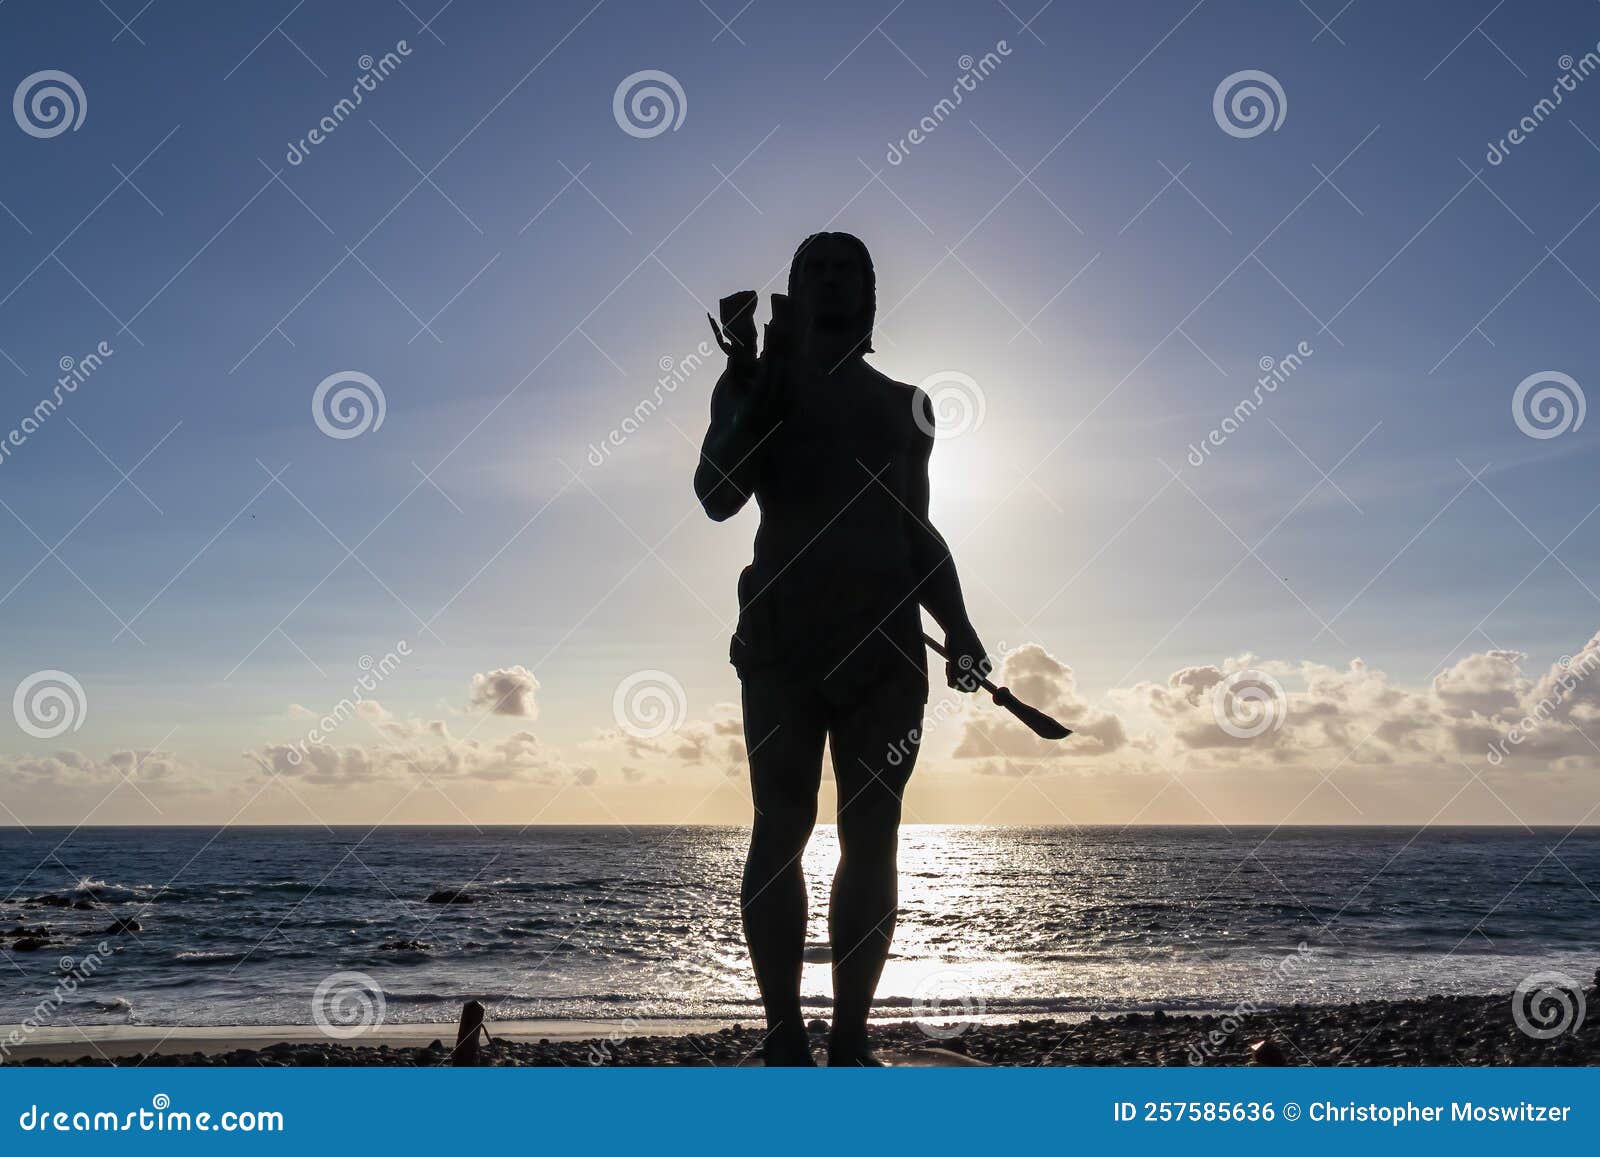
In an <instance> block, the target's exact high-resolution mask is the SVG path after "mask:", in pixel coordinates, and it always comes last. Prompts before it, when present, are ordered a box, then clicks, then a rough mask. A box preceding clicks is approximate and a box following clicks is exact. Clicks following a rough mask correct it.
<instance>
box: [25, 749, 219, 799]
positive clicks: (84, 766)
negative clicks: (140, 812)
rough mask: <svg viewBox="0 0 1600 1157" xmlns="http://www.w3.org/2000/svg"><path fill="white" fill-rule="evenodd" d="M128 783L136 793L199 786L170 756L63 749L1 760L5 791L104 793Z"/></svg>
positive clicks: (185, 767)
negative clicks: (94, 753) (98, 753)
mask: <svg viewBox="0 0 1600 1157" xmlns="http://www.w3.org/2000/svg"><path fill="white" fill-rule="evenodd" d="M128 782H131V783H132V784H133V785H134V786H135V787H137V788H139V789H140V790H141V791H147V792H151V791H156V790H158V789H160V790H170V791H178V790H195V789H199V788H201V787H203V786H204V782H203V781H202V780H201V778H200V777H199V776H198V775H197V774H196V773H195V769H193V768H191V767H189V766H188V765H187V764H185V763H183V762H182V761H180V760H179V758H178V757H177V756H176V755H174V754H173V753H172V752H169V751H159V750H155V749H149V748H147V749H144V750H135V749H132V748H128V749H123V750H120V751H113V752H112V753H111V754H110V755H107V756H105V757H103V758H96V757H93V756H89V755H85V754H84V753H83V752H81V751H75V750H64V751H58V752H55V753H54V754H52V755H34V754H32V753H25V754H21V755H9V756H0V783H4V784H5V785H6V787H7V789H8V790H16V791H19V792H25V791H27V790H29V789H31V788H43V789H49V790H55V791H74V790H78V789H90V788H93V789H100V790H107V789H110V788H112V787H114V786H116V785H117V784H120V783H128Z"/></svg>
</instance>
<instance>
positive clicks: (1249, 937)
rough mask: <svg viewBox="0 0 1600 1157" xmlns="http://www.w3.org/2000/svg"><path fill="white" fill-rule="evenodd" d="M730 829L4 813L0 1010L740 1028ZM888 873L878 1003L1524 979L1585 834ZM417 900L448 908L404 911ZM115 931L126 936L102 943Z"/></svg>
mask: <svg viewBox="0 0 1600 1157" xmlns="http://www.w3.org/2000/svg"><path fill="white" fill-rule="evenodd" d="M746 839H747V832H746V830H745V829H741V828H734V827H683V828H665V827H661V828H634V829H624V828H620V827H604V828H602V827H583V828H580V827H570V828H551V827H535V828H529V829H526V830H522V829H515V828H489V829H483V830H476V829H473V828H471V827H432V828H411V827H407V828H400V827H380V828H375V829H373V828H338V829H333V830H328V829H325V828H320V827H318V828H313V827H295V828H259V827H257V828H225V829H221V830H218V829H214V828H81V829H78V830H76V831H71V832H69V831H68V830H66V829H37V830H35V831H33V832H32V833H31V834H28V833H24V832H23V831H21V830H20V829H16V828H8V829H5V830H4V831H3V832H0V895H3V896H4V897H5V899H4V901H3V903H0V949H3V951H0V1023H17V1022H21V1021H24V1020H26V1019H27V1018H29V1017H30V1016H31V1015H33V1014H34V1013H35V1011H36V1010H37V1009H38V1008H39V1006H40V1002H41V1001H45V1000H51V1001H52V1002H53V1003H52V1004H51V1006H50V1010H49V1016H50V1020H51V1023H53V1024H69V1023H78V1024H130V1023H131V1024H149V1025H186V1026H188V1025H229V1024H237V1025H250V1024H310V1023H313V1022H314V1020H315V1019H316V1016H315V1013H314V1008H313V1005H314V1001H315V1000H316V999H318V997H316V996H315V994H316V993H317V990H318V986H319V984H322V985H324V989H325V991H326V984H325V982H329V980H330V977H333V976H334V975H335V974H344V973H358V974H360V975H361V976H362V977H365V978H368V979H370V981H371V984H372V986H373V989H372V998H373V999H381V1003H382V1017H383V1020H384V1021H385V1022H387V1023H402V1022H448V1021H453V1020H454V1019H455V1017H456V1016H457V1014H458V1013H459V1010H460V1006H461V1003H462V1002H463V1001H464V1000H468V999H477V1000H481V1001H483V1002H485V1004H487V1005H488V1006H489V1015H490V1017H491V1018H492V1019H498V1020H505V1019H546V1018H574V1019H595V1018H605V1019H626V1018H634V1019H638V1020H644V1019H651V1020H654V1019H669V1020H670V1019H683V1020H686V1021H688V1020H735V1021H736V1020H743V1021H746V1022H751V1021H758V1020H759V1015H760V1007H759V1004H758V1003H757V1001H756V993H755V988H754V984H753V982H752V979H751V976H750V973H749V968H748V964H747V962H746V959H745V955H744V946H743V941H742V939H741V935H740V926H739V915H738V905H737V895H738V878H739V869H740V864H741V861H742V858H743V854H744V846H745V841H746ZM837 854H838V849H837V842H836V839H835V835H834V830H833V829H832V828H831V827H822V828H819V829H818V831H817V834H816V836H815V837H814V838H813V840H812V844H811V847H810V849H809V850H808V852H807V855H806V860H805V864H806V869H807V872H808V878H809V880H810V885H811V900H812V923H811V929H810V933H809V937H808V939H809V941H810V945H809V947H808V948H807V964H806V971H805V982H804V991H805V994H806V1004H807V1009H808V1015H809V1014H810V1013H811V1012H815V1013H816V1014H818V1015H822V1016H826V1015H827V1007H828V993H829V991H830V985H829V978H828V964H827V960H828V947H827V944H826V940H827V931H826V923H825V917H824V914H825V908H826V901H827V887H828V878H829V876H830V874H831V869H832V866H833V863H834V862H835V860H836V858H837ZM900 864H901V909H902V911H901V918H900V926H899V932H898V934H897V936H896V938H895V945H894V955H893V957H892V958H891V960H890V961H889V965H888V968H887V969H886V971H885V973H884V978H883V983H882V985H881V986H880V989H879V992H880V1005H879V1007H880V1011H881V1012H882V1013H883V1014H884V1015H886V1016H897V1015H898V1016H910V1015H918V1016H927V1017H933V1016H980V1017H984V1018H998V1017H1016V1016H1042V1015H1052V1014H1059V1015H1071V1014H1084V1013H1089V1012H1110V1011H1121V1010H1132V1009H1151V1008H1156V1007H1161V1008H1166V1009H1173V1010H1176V1009H1230V1008H1234V1007H1237V1006H1238V1005H1240V1004H1241V1003H1246V1002H1248V1003H1250V1004H1253V1005H1256V1006H1259V1007H1269V1006H1272V1005H1282V1004H1291V1003H1295V1002H1330V1001H1349V1000H1363V999H1376V998H1391V997H1407V996H1419V995H1427V994H1430V993H1435V992H1439V993H1471V992H1508V991H1510V990H1511V989H1512V988H1514V987H1515V986H1516V985H1517V983H1518V982H1519V981H1521V980H1522V979H1523V978H1525V977H1527V976H1528V975H1530V974H1532V973H1535V972H1546V971H1559V972H1564V973H1567V974H1568V975H1570V976H1572V977H1573V978H1574V979H1576V980H1578V981H1580V982H1587V981H1588V980H1589V978H1590V977H1591V976H1592V975H1593V974H1594V971H1595V968H1596V966H1597V964H1600V830H1596V829H1580V830H1578V831H1576V832H1573V833H1571V834H1568V833H1567V832H1565V831H1557V830H1537V831H1533V832H1528V831H1526V830H1523V829H1514V830H1513V829H1490V828H1428V829H1425V830H1423V831H1420V832H1419V831H1417V830H1416V829H1412V828H1405V829H1402V828H1344V827H1340V828H1332V827H1329V828H1308V827H1294V828H1280V829H1277V830H1273V829H1267V828H1259V829H1249V828H1245V829H1235V830H1233V831H1231V832H1230V831H1227V830H1224V829H1222V828H1210V827H1206V828H1128V829H1115V828H1079V829H1073V828H1005V827H978V826H911V827H907V828H905V829H904V831H903V834H902V840H901V857H900ZM440 891H463V892H465V894H466V895H467V896H468V897H470V898H471V902H467V903H450V904H443V903H430V902H429V901H428V897H429V896H430V895H433V894H435V893H438V892H440ZM127 920H132V921H136V922H137V926H138V927H137V931H125V932H121V933H112V932H108V931H107V929H109V928H111V927H112V926H113V925H114V924H115V923H116V922H119V921H127ZM19 926H20V927H21V929H22V932H21V933H19V932H18V927H19ZM39 940H43V941H44V943H43V944H42V945H41V944H38V943H37V942H38V941H39ZM102 942H103V943H104V944H106V945H107V946H108V947H109V948H110V952H109V954H107V955H105V956H104V957H102V956H101V955H100V953H99V945H100V944H101V943H102ZM91 955H93V956H94V958H95V960H94V965H93V967H92V968H85V967H84V965H83V962H84V961H86V960H87V959H89V957H90V956H91ZM64 976H72V977H73V979H74V981H75V983H74V984H73V985H71V986H70V991H64V990H63V986H62V983H61V982H62V979H63V977H64ZM333 983H339V981H334V982H333ZM379 992H381V997H380V996H378V993H379ZM52 994H54V995H52Z"/></svg>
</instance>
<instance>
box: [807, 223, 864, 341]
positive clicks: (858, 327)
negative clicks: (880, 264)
mask: <svg viewBox="0 0 1600 1157" xmlns="http://www.w3.org/2000/svg"><path fill="white" fill-rule="evenodd" d="M818 241H839V242H842V243H843V244H845V245H849V246H850V247H851V248H853V249H854V250H855V251H856V256H857V258H859V259H860V261H861V278H862V298H861V312H860V314H859V315H857V317H856V324H855V332H854V334H852V335H851V336H852V337H854V338H855V341H854V343H853V344H852V346H851V352H852V353H855V354H870V353H871V352H872V323H873V320H874V318H876V317H877V314H878V279H877V276H876V275H875V274H874V273H873V271H872V254H870V253H868V252H867V247H866V245H864V244H863V243H862V241H861V238H859V237H856V236H855V235H853V234H850V233H813V234H812V235H811V236H809V237H807V238H806V239H805V240H804V241H802V242H800V248H798V249H796V250H795V251H794V260H793V261H791V262H790V263H789V301H790V303H791V305H792V306H793V307H794V308H795V309H796V310H797V311H798V310H799V309H800V308H801V305H800V303H801V302H802V301H804V300H805V299H804V298H803V297H802V296H801V294H800V267H801V264H802V259H803V258H804V256H805V252H806V248H807V246H809V245H812V244H813V243H815V242H818ZM799 320H800V322H801V325H802V326H804V325H805V324H807V322H806V320H805V319H799Z"/></svg>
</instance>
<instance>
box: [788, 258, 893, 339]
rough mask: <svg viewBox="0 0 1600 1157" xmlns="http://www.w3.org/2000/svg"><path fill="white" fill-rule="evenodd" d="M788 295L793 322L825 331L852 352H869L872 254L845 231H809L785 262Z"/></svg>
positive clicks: (874, 298)
mask: <svg viewBox="0 0 1600 1157" xmlns="http://www.w3.org/2000/svg"><path fill="white" fill-rule="evenodd" d="M789 300H790V302H791V304H792V306H793V308H794V310H795V321H796V323H797V326H798V328H799V329H800V330H801V331H802V332H804V331H805V330H806V329H808V328H810V329H816V330H820V331H825V332H831V333H832V334H834V335H835V336H838V337H840V338H843V339H844V340H845V343H846V344H847V345H848V346H849V347H850V349H851V351H852V352H853V353H857V354H868V353H871V352H872V321H873V318H874V316H875V315H876V314H877V310H878V290H877V281H876V279H875V278H874V277H873V273H872V255H871V254H869V253H868V252H867V247H866V246H865V245H863V244H862V243H861V241H860V239H859V238H857V237H853V236H851V235H850V234H849V233H813V234H812V235H811V236H809V237H807V238H806V239H805V240H804V241H802V242H801V243H800V248H798V249H796V250H795V253H794V261H793V262H792V263H790V265H789Z"/></svg>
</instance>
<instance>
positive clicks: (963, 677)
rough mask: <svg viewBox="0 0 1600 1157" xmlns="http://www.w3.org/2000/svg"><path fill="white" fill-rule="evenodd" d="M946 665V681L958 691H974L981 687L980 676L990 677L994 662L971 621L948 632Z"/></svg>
mask: <svg viewBox="0 0 1600 1157" xmlns="http://www.w3.org/2000/svg"><path fill="white" fill-rule="evenodd" d="M944 649H945V654H946V655H947V656H948V658H947V659H946V661H945V665H944V677H945V681H946V682H947V683H949V684H950V686H951V687H952V688H954V689H955V690H957V691H967V692H972V691H976V690H978V689H979V682H978V680H979V679H980V678H984V679H986V678H988V677H989V672H991V671H993V670H994V663H993V662H992V661H991V660H990V658H989V655H988V652H987V651H986V650H985V649H984V646H983V640H981V639H979V638H978V632H977V631H976V630H975V629H974V628H973V626H972V624H971V623H965V624H963V625H962V626H960V627H958V628H956V629H955V630H953V631H950V632H948V633H946V635H945V639H944Z"/></svg>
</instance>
